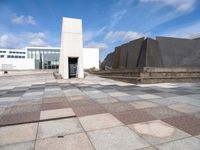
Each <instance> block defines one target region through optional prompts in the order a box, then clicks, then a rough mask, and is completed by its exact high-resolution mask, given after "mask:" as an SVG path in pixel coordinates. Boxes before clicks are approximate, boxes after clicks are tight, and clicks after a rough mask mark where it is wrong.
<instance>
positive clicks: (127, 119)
mask: <svg viewBox="0 0 200 150" xmlns="http://www.w3.org/2000/svg"><path fill="white" fill-rule="evenodd" d="M112 114H113V115H114V116H115V117H116V118H117V119H119V120H120V121H121V122H123V123H124V124H133V123H139V122H146V121H151V120H155V119H156V118H155V117H153V116H151V115H149V114H147V113H146V112H143V111H140V110H131V111H123V112H115V113H112Z"/></svg>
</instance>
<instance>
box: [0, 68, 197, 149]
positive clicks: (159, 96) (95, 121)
mask: <svg viewBox="0 0 200 150" xmlns="http://www.w3.org/2000/svg"><path fill="white" fill-rule="evenodd" d="M0 81H1V82H0V150H11V149H16V150H27V149H28V150H33V149H35V150H47V149H48V150H51V149H52V150H55V149H56V150H63V149H67V150H90V149H91V150H92V149H96V150H105V149H106V150H115V149H119V150H122V149H124V150H129V149H130V150H133V149H137V150H138V149H139V150H158V149H159V150H171V149H174V150H179V149H182V150H199V149H200V83H179V84H174V83H173V84H169V83H164V84H152V85H134V84H129V83H124V82H119V81H114V80H110V79H104V78H100V77H97V76H94V75H87V76H86V78H85V79H70V80H55V79H54V78H53V76H52V73H51V72H28V73H27V72H26V73H24V72H21V73H17V74H12V76H1V77H0Z"/></svg>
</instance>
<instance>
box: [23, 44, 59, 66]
mask: <svg viewBox="0 0 200 150" xmlns="http://www.w3.org/2000/svg"><path fill="white" fill-rule="evenodd" d="M26 52H27V57H28V58H31V59H34V61H35V69H58V68H59V56H60V47H26Z"/></svg>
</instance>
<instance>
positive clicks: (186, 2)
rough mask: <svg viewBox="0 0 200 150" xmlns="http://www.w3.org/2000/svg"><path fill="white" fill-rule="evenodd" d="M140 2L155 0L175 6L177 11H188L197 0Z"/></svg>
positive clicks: (142, 0)
mask: <svg viewBox="0 0 200 150" xmlns="http://www.w3.org/2000/svg"><path fill="white" fill-rule="evenodd" d="M140 1H141V2H157V3H158V4H159V5H160V4H161V3H162V4H165V5H168V6H172V7H175V8H176V9H177V10H178V11H190V10H192V9H193V8H194V6H195V2H196V1H197V0H140Z"/></svg>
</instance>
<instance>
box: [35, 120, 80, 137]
mask: <svg viewBox="0 0 200 150" xmlns="http://www.w3.org/2000/svg"><path fill="white" fill-rule="evenodd" d="M79 132H83V129H82V127H81V125H80V123H79V121H78V119H76V118H70V119H60V120H53V121H45V122H40V123H39V126H38V134H37V139H42V138H48V137H55V136H65V135H67V134H72V133H79Z"/></svg>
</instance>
